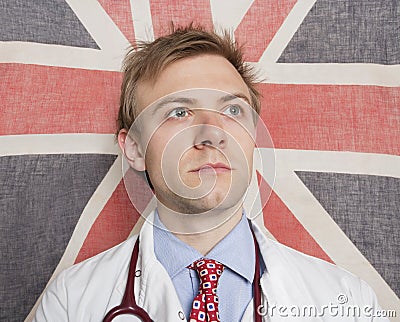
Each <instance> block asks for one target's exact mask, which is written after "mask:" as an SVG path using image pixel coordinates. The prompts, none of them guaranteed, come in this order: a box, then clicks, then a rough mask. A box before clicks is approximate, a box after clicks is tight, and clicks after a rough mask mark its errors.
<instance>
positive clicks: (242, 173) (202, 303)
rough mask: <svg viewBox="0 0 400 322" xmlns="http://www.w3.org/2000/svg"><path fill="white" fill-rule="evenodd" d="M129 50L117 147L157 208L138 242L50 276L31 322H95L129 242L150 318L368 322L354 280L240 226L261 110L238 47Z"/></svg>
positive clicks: (184, 37) (206, 42)
mask: <svg viewBox="0 0 400 322" xmlns="http://www.w3.org/2000/svg"><path fill="white" fill-rule="evenodd" d="M137 49H138V50H135V51H134V50H132V51H131V52H129V53H128V55H127V57H126V59H125V64H124V79H123V84H122V94H121V103H120V111H119V118H118V121H119V130H118V143H119V145H120V147H121V149H122V151H123V153H124V155H125V156H126V159H127V160H128V163H129V166H130V167H131V168H132V169H134V170H135V171H140V172H146V175H147V177H148V180H149V184H150V185H151V187H152V189H153V191H154V196H155V198H156V203H157V208H156V210H155V211H153V212H152V213H151V214H150V216H149V217H147V218H146V221H145V223H144V225H143V227H142V229H141V232H140V234H139V236H134V237H132V238H130V239H128V240H127V241H126V242H124V243H122V244H120V245H118V246H116V247H114V248H113V249H111V250H108V251H106V252H104V253H102V254H99V255H97V256H95V257H94V258H92V259H89V260H87V261H85V262H82V263H80V264H78V265H75V266H73V267H71V268H70V269H68V270H66V271H64V272H63V273H61V274H60V275H59V276H58V278H57V279H56V280H55V281H54V282H53V283H52V284H51V285H50V286H49V288H48V290H47V291H46V293H45V295H44V297H43V300H42V303H41V304H40V306H39V308H38V311H37V314H36V317H35V321H38V322H39V321H102V320H103V318H104V317H105V316H106V314H107V312H109V311H110V310H112V309H113V308H114V307H116V306H118V305H119V304H120V303H121V301H122V299H123V295H124V292H126V285H127V279H128V275H129V274H128V270H129V267H130V260H131V254H132V249H134V247H135V245H136V246H137V245H138V246H137V247H138V254H137V257H138V259H137V262H135V261H133V262H132V263H133V264H132V263H131V266H132V265H133V267H131V274H130V277H131V278H132V279H133V280H134V287H133V289H134V292H132V294H134V295H135V298H136V303H137V305H138V306H139V307H141V308H143V309H144V311H145V312H146V313H147V314H148V315H149V317H150V318H151V319H152V320H153V321H182V320H188V321H189V320H190V321H219V320H221V321H229V322H231V321H254V320H255V319H256V318H257V319H258V318H260V317H261V318H263V319H264V320H265V321H283V320H284V321H292V320H306V321H309V320H318V321H330V320H335V321H354V320H357V321H372V320H374V321H376V319H373V318H372V317H371V316H367V314H365V312H364V309H365V308H366V307H367V308H370V310H369V312H370V313H371V310H372V311H374V310H377V309H378V305H377V301H376V297H375V295H374V292H373V291H372V290H371V288H370V287H369V286H368V285H367V284H366V283H365V282H363V281H361V280H360V279H358V278H357V277H355V276H353V275H351V274H350V273H348V272H346V271H343V270H341V269H339V268H337V267H336V266H334V265H331V264H329V263H326V262H324V261H322V260H319V259H315V258H312V257H309V256H306V255H303V254H301V253H298V252H296V251H294V250H292V249H289V248H287V247H285V246H283V245H280V244H279V243H276V242H273V241H271V240H268V239H266V238H265V235H264V234H263V232H262V230H261V229H260V228H259V227H258V226H257V225H256V224H255V223H254V222H249V221H248V220H247V218H246V214H245V211H244V209H243V200H244V196H245V195H246V191H247V189H248V187H249V183H250V181H251V176H252V169H253V152H254V147H255V133H256V128H257V126H258V125H259V123H260V122H258V120H257V114H258V112H259V110H260V103H259V95H258V92H257V90H256V88H255V77H254V74H253V73H252V71H251V70H250V69H248V68H247V67H246V66H245V65H244V63H243V58H242V55H241V52H240V49H239V48H238V47H237V45H236V44H235V43H233V42H232V41H231V40H230V38H229V37H228V36H227V35H223V36H219V35H217V34H216V33H214V32H206V31H204V30H202V29H201V28H195V27H193V26H189V27H187V28H178V29H176V30H174V31H173V32H172V33H171V34H170V35H167V36H164V37H160V38H158V39H157V40H155V41H154V42H152V43H148V44H142V45H140V46H139V48H137ZM253 233H254V236H255V237H253ZM138 243H139V244H138ZM133 258H135V256H133ZM258 273H259V274H260V275H261V278H260V280H258V277H257V275H256V274H258ZM133 275H134V276H133ZM128 284H129V283H128ZM259 284H261V292H262V294H261V297H262V304H260V303H258V297H257V296H256V295H257V292H258V291H257V290H258V286H259ZM127 289H128V290H129V287H128V288H127ZM132 294H128V295H132ZM128 297H129V296H128ZM124 301H125V300H124ZM254 303H256V305H255V304H254ZM348 306H350V308H351V309H352V310H353V311H352V310H350V312H349V310H348V309H347V310H346V308H348ZM358 308H359V309H360V310H361V311H357V309H358ZM354 310H355V311H354ZM352 312H353V313H352ZM124 318H126V321H138V318H137V317H136V319H135V318H134V317H132V316H125V317H124ZM118 321H121V319H118Z"/></svg>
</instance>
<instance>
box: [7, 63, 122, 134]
mask: <svg viewBox="0 0 400 322" xmlns="http://www.w3.org/2000/svg"><path fill="white" fill-rule="evenodd" d="M0 66H1V67H0V74H1V75H2V86H1V88H0V95H1V97H2V107H1V118H0V135H13V134H47V133H114V132H115V131H116V121H115V120H116V117H117V112H118V106H119V93H120V86H121V74H120V73H118V72H108V71H95V70H84V69H74V68H62V67H49V66H37V65H23V64H1V65H0Z"/></svg>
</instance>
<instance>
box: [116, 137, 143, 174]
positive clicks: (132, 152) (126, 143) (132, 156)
mask: <svg viewBox="0 0 400 322" xmlns="http://www.w3.org/2000/svg"><path fill="white" fill-rule="evenodd" d="M118 145H119V147H120V148H121V151H122V153H123V154H124V155H125V157H126V158H127V160H128V163H129V165H130V166H131V167H132V168H133V169H135V170H137V171H144V170H146V165H145V162H144V156H143V153H142V151H141V148H140V145H139V142H138V140H137V139H135V138H133V137H132V136H131V135H129V133H128V131H127V130H125V129H122V130H120V131H119V133H118Z"/></svg>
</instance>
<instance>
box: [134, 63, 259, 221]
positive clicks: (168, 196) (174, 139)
mask: <svg viewBox="0 0 400 322" xmlns="http://www.w3.org/2000/svg"><path fill="white" fill-rule="evenodd" d="M136 93H137V97H138V108H139V110H138V114H139V117H138V118H137V121H136V122H135V123H136V126H137V128H138V129H140V139H139V140H140V146H141V147H142V151H144V154H145V166H146V170H147V171H148V173H149V176H150V180H151V182H152V184H153V187H154V191H155V194H156V197H157V199H158V200H159V202H161V203H162V204H163V205H164V206H166V207H168V208H170V209H172V210H174V211H176V212H180V213H185V214H197V213H203V212H207V211H209V210H214V209H216V208H221V209H222V210H225V209H228V208H231V207H233V206H235V205H237V204H238V203H240V202H241V199H242V197H243V196H244V194H245V192H246V189H247V187H248V184H249V182H250V178H251V173H252V164H253V150H254V145H255V143H254V132H255V129H254V126H255V125H254V119H255V118H254V113H255V112H254V110H253V109H252V108H251V107H250V106H249V105H248V104H247V103H246V102H250V93H249V90H248V88H247V86H246V84H245V83H244V81H243V79H242V78H241V76H240V75H239V73H238V72H237V71H236V69H235V68H234V67H233V66H232V65H231V64H230V63H229V62H228V61H227V60H226V59H225V58H223V57H220V56H214V55H202V56H197V57H191V58H185V59H182V60H179V61H177V62H174V63H172V64H171V65H169V66H168V67H167V68H166V69H165V70H163V71H162V72H161V74H160V75H159V77H158V78H157V80H156V82H155V83H150V82H142V83H140V84H139V86H138V88H137V92H136Z"/></svg>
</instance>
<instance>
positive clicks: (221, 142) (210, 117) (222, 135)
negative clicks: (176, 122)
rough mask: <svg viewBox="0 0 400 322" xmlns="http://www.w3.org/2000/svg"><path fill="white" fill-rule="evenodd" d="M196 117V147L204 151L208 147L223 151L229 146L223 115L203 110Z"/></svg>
mask: <svg viewBox="0 0 400 322" xmlns="http://www.w3.org/2000/svg"><path fill="white" fill-rule="evenodd" d="M197 114H198V115H196V118H197V120H196V123H195V124H196V130H195V131H196V132H195V137H194V146H195V148H196V149H199V150H200V149H204V148H205V147H207V146H212V147H215V148H219V149H223V148H224V147H225V146H226V144H227V134H226V132H225V131H224V129H223V125H222V120H221V117H222V116H221V115H220V114H219V113H218V112H214V111H205V110H202V111H200V112H198V113H197Z"/></svg>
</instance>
